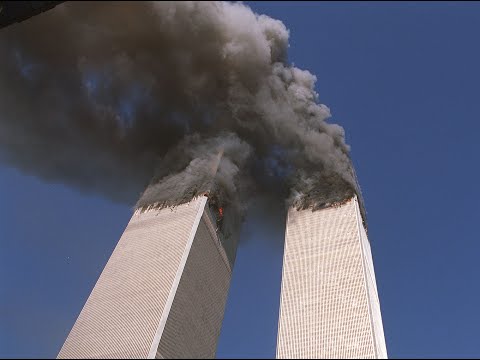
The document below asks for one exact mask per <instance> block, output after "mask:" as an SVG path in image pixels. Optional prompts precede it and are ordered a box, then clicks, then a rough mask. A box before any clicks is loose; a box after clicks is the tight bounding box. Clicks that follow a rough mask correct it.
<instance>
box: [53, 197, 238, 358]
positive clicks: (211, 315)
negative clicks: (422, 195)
mask: <svg viewBox="0 0 480 360" xmlns="http://www.w3.org/2000/svg"><path fill="white" fill-rule="evenodd" d="M218 224H219V218H218V214H216V211H215V209H213V208H212V207H211V206H210V205H209V200H208V198H207V196H199V197H197V198H196V199H194V200H192V201H190V202H188V203H184V204H182V205H179V206H175V207H169V208H144V209H142V210H137V211H136V212H135V213H134V214H133V216H132V219H131V220H130V222H129V224H128V226H127V227H126V229H125V231H124V233H123V235H122V237H121V238H120V240H119V242H118V244H117V246H116V248H115V250H114V251H113V254H112V255H111V257H110V259H109V261H108V263H107V265H106V266H105V268H104V270H103V272H102V274H101V275H100V278H99V279H98V281H97V283H96V285H95V287H94V289H93V291H92V293H91V294H90V296H89V298H88V300H87V302H86V304H85V306H84V308H83V309H82V311H81V313H80V315H79V317H78V319H77V321H76V322H75V324H74V326H73V328H72V330H71V332H70V334H69V336H68V338H67V339H66V341H65V343H64V345H63V347H62V349H61V351H60V353H59V355H58V358H149V359H153V358H214V357H215V353H216V347H217V338H218V336H219V333H220V328H221V324H222V320H223V314H224V308H225V303H226V299H227V294H228V290H229V285H230V278H231V273H232V266H233V262H234V259H235V249H236V239H235V238H234V237H231V238H229V239H225V238H223V237H222V235H221V233H220V232H219V231H218ZM227 242H228V244H226V243H227ZM227 245H228V246H227Z"/></svg>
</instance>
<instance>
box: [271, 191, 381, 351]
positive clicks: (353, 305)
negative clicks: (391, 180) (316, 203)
mask: <svg viewBox="0 0 480 360" xmlns="http://www.w3.org/2000/svg"><path fill="white" fill-rule="evenodd" d="M386 357H387V350H386V345H385V338H384V333H383V325H382V316H381V312H380V302H379V299H378V292H377V286H376V281H375V272H374V268H373V261H372V254H371V250H370V244H369V241H368V238H367V234H366V231H365V228H364V226H363V221H362V215H361V210H360V206H359V201H358V199H357V197H356V196H354V197H353V198H351V199H349V200H348V201H346V202H345V203H343V204H341V205H336V206H331V207H327V208H324V209H321V210H316V211H312V210H296V209H294V208H290V209H289V212H288V219H287V226H286V233H285V252H284V260H283V273H282V290H281V303H280V318H279V325H278V339H277V358H333V359H334V358H337V359H338V358H386Z"/></svg>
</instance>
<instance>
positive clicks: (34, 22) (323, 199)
mask: <svg viewBox="0 0 480 360" xmlns="http://www.w3.org/2000/svg"><path fill="white" fill-rule="evenodd" d="M288 38H289V32H288V30H287V29H286V27H285V25H284V24H283V23H282V22H280V21H278V20H275V19H272V18H270V17H268V16H265V15H257V14H255V13H254V12H252V10H251V9H250V8H248V7H247V6H245V5H243V4H239V3H226V2H135V3H133V2H132V3H129V2H121V3H109V2H105V3H103V2H95V3H93V2H92V3H88V2H79V3H76V2H67V3H64V4H62V5H60V6H57V7H56V8H55V9H54V10H51V11H49V12H47V13H44V14H42V15H39V16H36V17H34V18H32V19H30V20H28V21H25V22H23V23H21V24H16V25H13V26H10V27H8V28H6V29H4V30H2V31H1V32H0V53H1V57H0V67H1V70H0V93H1V96H0V109H1V113H0V161H2V162H4V163H8V164H10V165H12V166H15V167H17V168H19V169H21V170H22V171H24V172H27V173H31V174H34V175H36V176H40V177H42V178H43V179H46V180H48V181H53V182H64V183H67V184H69V185H72V186H75V187H78V188H80V189H83V190H86V191H90V192H96V193H100V194H103V195H105V196H108V197H109V198H111V199H113V200H115V201H121V202H128V203H130V204H132V203H133V202H134V201H135V200H136V199H137V198H138V197H139V194H140V193H141V192H142V191H143V189H144V188H145V186H146V185H147V184H148V183H150V182H151V179H152V178H153V179H154V181H153V182H152V185H151V186H150V188H149V189H148V190H147V191H146V192H145V193H144V194H143V197H142V198H141V200H140V201H139V203H138V204H137V205H138V206H146V205H148V204H149V203H153V202H160V203H168V202H169V201H172V202H173V203H175V202H177V201H183V200H185V198H188V197H189V196H194V195H195V194H198V193H199V192H201V191H203V190H204V189H205V188H206V187H210V188H213V189H214V192H215V193H216V194H218V197H219V199H223V200H225V199H227V200H228V199H231V198H232V197H241V198H242V199H247V198H248V196H252V194H255V192H262V194H265V193H269V192H270V193H281V192H283V191H286V192H287V194H286V196H288V197H289V199H290V203H294V204H295V205H296V206H298V207H316V206H321V205H323V204H325V203H329V202H335V201H340V200H342V199H343V198H345V197H346V196H349V195H351V194H353V192H354V191H356V185H355V178H354V175H353V169H352V167H351V161H350V158H349V147H348V145H346V143H345V138H344V131H343V129H342V128H341V127H340V126H338V125H335V124H331V123H328V122H327V119H328V118H329V116H330V112H329V109H328V108H327V107H326V106H324V105H321V104H320V103H319V102H318V95H317V93H316V92H315V89H314V87H315V82H316V78H315V76H314V75H312V74H311V73H310V72H308V71H305V70H301V69H299V68H296V67H294V66H292V65H290V64H289V63H288V59H287V50H288ZM219 152H222V153H223V156H222V157H221V158H220V157H218V154H219ZM217 158H219V159H220V160H219V163H218V164H217V166H218V171H217V176H216V177H215V181H214V183H213V184H212V183H209V181H210V180H209V176H208V175H209V174H211V173H212V165H211V164H212V163H215V160H216V159H217Z"/></svg>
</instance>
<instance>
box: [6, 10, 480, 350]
mask: <svg viewBox="0 0 480 360" xmlns="http://www.w3.org/2000/svg"><path fill="white" fill-rule="evenodd" d="M249 4H250V6H251V7H252V8H253V9H254V10H255V11H257V12H259V13H265V14H268V15H270V16H272V17H275V18H278V19H281V20H282V21H283V22H284V23H285V24H286V25H287V27H288V28H289V29H290V31H291V41H290V42H291V47H290V60H291V61H293V62H294V63H295V64H296V65H297V66H299V67H301V68H305V69H308V70H310V71H311V72H313V73H315V74H316V75H317V77H318V83H317V91H318V92H319V94H320V99H321V101H322V102H323V103H325V104H327V105H328V106H329V107H330V108H331V110H332V113H333V119H332V121H334V122H337V123H339V124H341V125H342V126H344V127H345V129H346V133H347V140H348V142H349V143H350V144H351V146H352V156H353V159H354V161H355V164H356V167H357V173H358V176H359V179H360V183H361V185H362V188H363V193H364V197H365V201H366V207H367V211H368V221H369V236H370V241H371V243H372V250H373V256H374V263H375V268H376V273H377V281H378V288H379V294H380V301H381V306H382V311H383V320H384V328H385V334H386V340H387V348H388V352H389V356H390V357H392V358H396V357H416V358H420V357H435V356H438V357H455V356H458V357H478V356H480V341H479V340H478V338H479V334H480V307H479V304H480V285H479V284H480V281H479V275H480V262H479V261H478V256H479V255H478V254H479V253H480V241H479V240H480V236H479V230H478V227H477V224H478V223H479V222H480V207H479V206H478V205H477V204H478V201H479V199H480V190H479V187H478V185H479V183H480V180H479V179H480V168H479V166H478V163H479V162H478V156H479V154H480V142H479V135H480V122H479V120H480V110H479V109H480V45H479V39H478V37H479V34H480V3H468V4H467V3H447V2H443V3H298V2H296V3H295V4H293V3H267V2H264V3H249ZM0 116H1V115H0ZM0 191H1V201H0V357H24V356H25V357H55V356H56V355H57V352H58V351H59V349H60V347H61V345H62V343H63V341H64V340H65V338H66V336H67V334H68V332H69V331H70V329H71V327H72V325H73V323H74V321H75V319H76V317H77V316H78V314H79V312H80V310H81V308H82V306H83V304H84V303H85V301H86V299H87V296H88V295H89V293H90V291H91V289H92V287H93V285H94V284H95V281H96V280H97V278H98V276H99V274H100V272H101V270H102V268H103V266H104V265H105V263H106V261H107V259H108V257H109V256H110V254H111V252H112V250H113V248H114V246H115V244H116V242H117V240H118V238H119V237H120V235H121V233H122V231H123V229H124V227H125V226H126V224H127V221H128V220H129V218H130V215H131V209H130V208H129V207H128V206H121V205H116V204H112V203H110V202H108V201H107V200H104V199H101V198H98V197H95V196H93V195H88V194H83V193H79V192H78V191H76V190H74V189H69V188H66V187H64V186H63V185H61V184H46V183H42V182H40V181H39V180H37V179H36V178H34V177H29V176H25V175H22V174H20V173H18V172H17V171H16V170H15V169H12V168H7V167H4V166H0ZM255 211H266V209H255ZM278 223H280V226H277V227H276V228H275V226H272V224H265V223H260V222H259V221H258V220H257V219H256V218H255V212H252V216H251V217H250V218H249V219H248V221H247V224H246V225H245V228H244V231H243V243H242V245H241V247H240V249H239V252H238V257H237V263H236V267H235V270H234V276H233V281H232V286H231V291H230V297H229V300H228V304H227V310H226V314H225V321H224V326H223V330H222V334H221V338H220V344H219V348H218V356H219V357H230V358H231V357H250V358H253V357H261V358H268V357H270V358H272V357H274V354H275V343H276V333H277V316H278V306H279V292H280V280H281V263H282V255H283V254H282V253H283V248H282V242H283V230H284V229H283V228H282V225H281V221H278Z"/></svg>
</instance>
